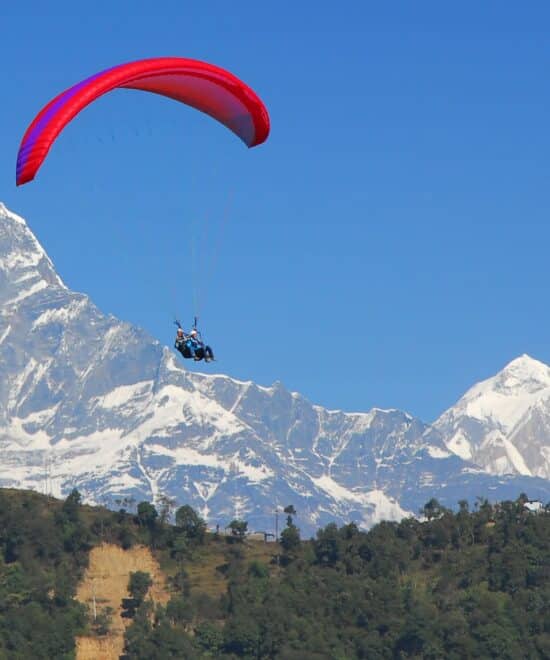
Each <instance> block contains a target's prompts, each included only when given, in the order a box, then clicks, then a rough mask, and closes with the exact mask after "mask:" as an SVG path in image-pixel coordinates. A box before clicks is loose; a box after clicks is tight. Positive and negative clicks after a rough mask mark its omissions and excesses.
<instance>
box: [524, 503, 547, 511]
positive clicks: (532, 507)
mask: <svg viewBox="0 0 550 660" xmlns="http://www.w3.org/2000/svg"><path fill="white" fill-rule="evenodd" d="M523 506H524V507H525V508H526V509H527V510H528V511H530V512H531V513H540V512H541V511H542V510H543V509H544V504H543V503H542V502H539V500H528V501H527V502H525V504H524V505H523Z"/></svg>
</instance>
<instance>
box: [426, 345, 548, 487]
mask: <svg viewBox="0 0 550 660" xmlns="http://www.w3.org/2000/svg"><path fill="white" fill-rule="evenodd" d="M535 414H536V415H537V420H538V421H537V425H536V426H537V428H543V427H544V426H545V425H544V424H543V422H542V421H541V418H546V417H548V424H549V425H550V367H548V365H546V364H544V363H543V362H540V361H538V360H535V359H533V358H532V357H530V356H529V355H522V356H520V357H518V358H517V359H515V360H512V362H510V363H509V364H507V365H506V366H505V367H504V369H502V371H500V372H499V373H498V374H497V375H496V376H493V377H492V378H488V379H487V380H484V381H482V382H480V383H478V384H477V385H474V387H472V388H471V389H470V390H468V391H467V392H466V394H465V395H464V396H463V397H462V398H461V399H460V400H459V401H458V402H457V403H456V404H455V405H454V406H453V407H452V408H450V409H449V410H447V411H446V412H445V413H443V415H441V417H440V418H439V419H438V420H437V421H436V422H435V424H434V426H435V427H436V429H437V430H439V431H440V432H441V434H442V435H443V437H444V438H445V441H446V444H447V447H448V448H449V449H450V450H451V451H453V452H454V453H455V454H457V455H459V456H461V457H462V458H464V459H466V460H473V461H474V462H475V463H477V464H479V465H481V466H483V467H484V468H485V469H487V470H488V471H490V472H493V473H497V474H505V473H518V474H528V475H538V476H542V477H545V478H549V477H550V463H549V458H550V444H549V440H548V436H547V435H545V434H541V435H540V436H539V437H538V438H537V440H534V439H533V437H532V429H533V422H532V417H533V415H535ZM526 428H530V429H531V435H530V441H529V451H528V452H527V453H528V454H529V458H527V457H526V455H525V450H526V446H525V440H524V437H523V436H524V429H526Z"/></svg>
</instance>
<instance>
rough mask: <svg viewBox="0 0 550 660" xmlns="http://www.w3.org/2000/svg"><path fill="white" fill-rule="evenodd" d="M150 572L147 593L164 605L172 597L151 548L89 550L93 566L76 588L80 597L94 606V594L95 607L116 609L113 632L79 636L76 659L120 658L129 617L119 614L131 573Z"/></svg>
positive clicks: (106, 546)
mask: <svg viewBox="0 0 550 660" xmlns="http://www.w3.org/2000/svg"><path fill="white" fill-rule="evenodd" d="M135 571H144V572H146V573H149V574H150V576H151V579H152V580H153V586H152V587H151V588H150V590H149V594H148V596H149V597H151V598H152V599H153V600H154V601H155V602H156V603H162V604H165V603H166V602H167V601H168V600H169V598H170V596H169V593H168V590H167V588H166V583H165V579H164V575H163V574H162V572H161V570H160V567H159V565H158V563H157V561H156V560H155V558H154V557H153V555H152V554H151V551H150V550H149V548H146V547H143V546H137V547H134V548H131V549H130V550H123V549H122V548H120V547H118V546H116V545H109V544H104V545H101V546H98V547H96V548H93V550H92V551H91V552H90V565H89V567H88V569H87V571H86V573H85V575H84V579H83V581H82V582H81V583H80V585H79V587H78V590H77V595H76V597H77V600H79V601H80V602H81V603H85V604H86V605H88V606H89V607H90V610H91V609H92V607H93V598H94V594H95V601H96V609H97V612H98V613H99V612H100V611H101V610H102V609H103V608H104V607H112V608H113V610H114V614H113V618H112V623H111V632H110V634H109V635H107V636H105V637H77V639H76V657H77V660H118V658H119V656H120V655H121V654H122V651H123V648H124V630H125V626H126V625H128V620H127V619H123V618H122V617H121V616H120V613H121V611H122V607H121V605H122V599H123V598H127V597H128V596H129V594H128V589H127V586H128V580H129V579H130V573H132V572H135Z"/></svg>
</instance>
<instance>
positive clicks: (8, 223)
mask: <svg viewBox="0 0 550 660" xmlns="http://www.w3.org/2000/svg"><path fill="white" fill-rule="evenodd" d="M48 286H57V287H61V288H66V287H65V285H64V284H63V282H62V281H61V278H60V277H59V276H58V275H57V273H56V272H55V269H54V267H53V264H52V262H51V261H50V259H49V257H48V255H47V254H46V253H45V251H44V249H43V248H42V246H41V245H40V243H39V242H38V241H37V240H36V238H35V237H34V234H33V233H32V231H31V230H30V229H29V227H28V226H27V223H26V222H25V220H23V218H21V217H20V216H18V215H17V214H15V213H12V212H11V211H9V210H8V209H7V208H6V207H5V206H4V204H2V203H1V202H0V304H2V306H3V307H4V306H11V307H14V306H17V304H18V303H20V302H21V301H22V300H24V299H25V298H28V297H29V296H33V295H35V294H37V293H38V292H40V291H43V290H44V289H45V288H46V287H48ZM2 311H3V312H5V311H6V310H4V309H3V310H2Z"/></svg>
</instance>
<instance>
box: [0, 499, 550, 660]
mask: <svg viewBox="0 0 550 660" xmlns="http://www.w3.org/2000/svg"><path fill="white" fill-rule="evenodd" d="M526 500H527V498H526V497H525V496H520V497H519V498H518V499H517V500H516V501H514V502H503V503H500V504H498V505H490V504H489V503H488V502H487V501H480V502H479V503H478V506H476V508H475V510H474V511H468V508H467V505H466V503H465V502H461V503H460V504H459V506H458V510H457V511H456V512H451V511H449V510H447V509H444V508H443V507H441V506H440V505H439V504H438V502H437V501H435V500H432V501H430V502H429V503H427V504H426V506H425V507H424V511H423V513H424V517H425V520H424V521H423V522H420V521H418V520H415V519H408V520H404V521H403V522H401V523H399V524H398V523H381V524H379V525H377V526H376V527H374V528H373V529H371V530H370V531H369V532H362V531H359V530H358V529H357V527H356V526H355V525H353V524H350V525H346V526H343V527H340V528H338V527H336V526H335V525H328V526H327V527H325V528H324V529H321V530H319V532H318V533H317V535H316V537H315V539H312V540H307V541H302V540H300V535H299V530H298V527H299V512H298V515H296V512H295V511H294V509H293V507H292V506H289V507H287V514H288V517H287V525H286V527H285V529H284V530H283V532H282V534H281V539H280V543H275V542H273V541H271V542H265V541H263V540H252V539H251V538H250V537H248V536H247V534H246V521H237V520H236V521H233V522H232V523H231V525H230V527H229V528H228V534H227V535H222V534H213V533H208V532H207V531H206V527H205V525H204V522H203V521H202V520H201V518H200V517H199V516H198V515H197V513H196V512H195V511H194V510H193V509H191V508H190V507H186V506H184V507H180V508H179V509H178V510H177V511H176V512H172V510H171V506H170V502H168V501H164V502H162V503H161V504H160V506H159V507H158V508H155V507H154V506H153V505H151V504H149V503H147V502H142V503H140V504H139V505H138V506H137V508H136V511H128V512H127V511H125V508H128V509H130V508H132V507H131V504H130V503H128V502H126V503H121V507H122V508H121V511H119V512H112V511H108V510H106V509H100V508H96V509H94V508H91V507H86V506H82V505H81V504H80V496H79V494H78V493H77V492H76V491H74V492H73V493H72V494H71V495H70V496H69V497H68V498H67V500H65V502H59V501H56V500H53V499H52V498H46V497H43V496H40V495H37V494H36V493H32V492H23V491H21V492H18V491H8V490H3V491H0V553H1V554H0V557H1V561H0V576H1V580H0V590H1V591H0V658H10V659H11V658H14V659H21V660H22V659H23V658H25V659H27V658H73V657H75V637H76V636H77V635H88V636H97V637H108V636H109V635H112V634H113V632H112V629H113V617H114V616H116V612H114V611H113V609H114V608H113V607H105V606H103V605H102V603H101V602H97V603H95V601H94V608H92V607H91V606H88V605H89V604H88V605H86V604H84V603H80V602H78V601H77V600H76V599H75V594H76V590H77V585H78V584H79V582H80V581H81V580H82V578H83V575H84V570H85V568H86V566H87V564H88V561H89V553H90V550H91V549H92V548H93V547H94V546H98V545H101V544H107V543H109V544H116V545H119V546H120V547H121V548H126V549H129V548H131V547H132V546H136V545H138V544H143V545H145V546H148V547H149V548H150V549H151V550H152V551H153V553H154V555H155V557H156V558H157V560H158V562H159V564H160V566H161V568H162V571H163V573H164V577H165V584H166V590H167V593H166V597H165V598H164V599H163V602H164V604H160V601H159V600H158V599H157V600H156V601H155V604H153V601H152V600H151V599H150V597H149V586H150V584H151V583H152V579H151V576H150V575H149V574H148V573H147V572H143V571H135V572H131V573H130V579H129V581H128V585H127V588H128V593H127V597H126V598H123V599H122V600H121V603H120V605H119V607H120V611H121V613H122V616H123V618H124V620H125V621H126V624H127V627H126V628H125V631H126V635H125V657H126V658H128V659H133V658H140V659H143V660H152V659H155V658H156V659H158V660H160V659H164V658H223V657H227V658H282V659H289V660H290V659H295V660H308V659H311V660H313V659H319V660H321V659H323V658H327V659H328V658H341V659H342V660H343V659H344V658H345V659H346V660H347V659H349V658H368V659H376V658H392V659H393V658H434V659H435V658H442V657H445V658H456V659H459V658H475V657H480V658H481V657H483V658H510V659H514V660H515V659H516V658H549V657H550V551H549V548H550V509H549V508H548V507H546V508H544V507H543V508H541V509H540V511H538V512H532V511H530V510H529V509H528V508H527V507H526V506H525V504H526ZM173 513H175V515H173ZM172 518H173V519H174V522H175V524H170V523H169V522H168V521H169V520H172ZM94 609H95V611H94ZM121 634H122V633H121Z"/></svg>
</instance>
